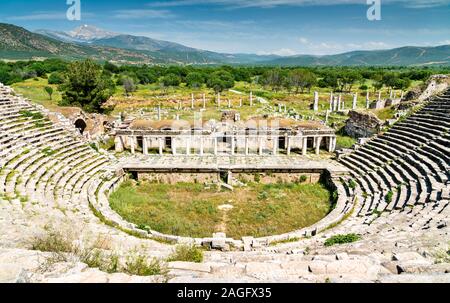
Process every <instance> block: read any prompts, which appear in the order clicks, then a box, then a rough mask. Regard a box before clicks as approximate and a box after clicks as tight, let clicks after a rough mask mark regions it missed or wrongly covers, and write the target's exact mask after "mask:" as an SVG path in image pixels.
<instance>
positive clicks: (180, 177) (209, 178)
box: [137, 172, 220, 184]
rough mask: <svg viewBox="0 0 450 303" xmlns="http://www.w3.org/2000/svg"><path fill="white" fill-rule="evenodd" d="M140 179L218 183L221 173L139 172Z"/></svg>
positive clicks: (168, 182) (158, 181)
mask: <svg viewBox="0 0 450 303" xmlns="http://www.w3.org/2000/svg"><path fill="white" fill-rule="evenodd" d="M137 177H138V180H139V181H148V182H157V183H166V184H175V183H216V182H218V181H219V180H220V175H219V173H182V172H167V173H157V172H154V173H152V172H149V173H138V175H137Z"/></svg>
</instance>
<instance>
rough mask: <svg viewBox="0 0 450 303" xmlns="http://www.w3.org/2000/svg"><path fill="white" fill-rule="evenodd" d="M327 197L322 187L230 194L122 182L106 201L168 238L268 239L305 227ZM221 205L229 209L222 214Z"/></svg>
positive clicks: (256, 188)
mask: <svg viewBox="0 0 450 303" xmlns="http://www.w3.org/2000/svg"><path fill="white" fill-rule="evenodd" d="M330 201H331V194H330V192H329V191H328V190H327V189H326V188H325V187H324V186H323V185H321V184H306V183H305V184H282V183H280V184H269V185H265V184H258V183H252V184H248V186H247V187H243V188H235V189H234V191H233V192H230V191H220V190H217V189H216V188H215V187H214V188H213V187H205V185H203V184H194V183H177V184H173V185H170V184H154V183H149V182H140V184H136V183H135V182H133V181H126V182H124V183H122V185H121V186H120V187H119V188H118V190H117V191H115V192H114V193H113V194H112V195H111V197H110V204H111V207H112V208H113V209H114V210H115V211H116V212H118V213H119V214H120V215H121V216H122V217H123V218H124V219H125V220H127V221H129V222H133V223H135V224H137V225H139V226H148V227H149V228H150V229H152V230H155V231H158V232H162V233H166V234H173V235H180V236H190V237H210V236H211V235H212V234H213V233H214V232H217V231H224V232H226V234H227V235H228V236H230V237H235V238H240V237H242V236H255V237H260V236H268V235H273V234H282V233H285V232H290V231H292V230H296V229H298V228H302V227H306V226H310V225H312V224H314V223H316V222H317V221H319V220H321V219H322V218H323V217H325V216H326V215H327V214H328V213H329V211H330V210H331V202H330ZM221 205H231V206H232V208H231V209H229V210H227V211H223V210H221V209H219V206H221Z"/></svg>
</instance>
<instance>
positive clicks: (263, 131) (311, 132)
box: [115, 119, 336, 156]
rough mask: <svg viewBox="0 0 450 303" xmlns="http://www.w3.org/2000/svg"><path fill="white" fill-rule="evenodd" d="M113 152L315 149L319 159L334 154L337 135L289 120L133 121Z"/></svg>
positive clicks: (303, 151)
mask: <svg viewBox="0 0 450 303" xmlns="http://www.w3.org/2000/svg"><path fill="white" fill-rule="evenodd" d="M197 124H198V125H197ZM115 137H116V139H115V144H116V152H123V151H124V150H125V149H128V150H130V151H131V153H132V154H134V153H136V151H137V150H139V151H142V153H143V154H144V155H148V154H149V150H154V151H156V153H157V154H159V155H161V156H162V155H164V154H166V153H169V154H172V155H177V154H186V155H190V154H197V155H205V154H212V155H219V154H229V155H237V154H241V155H247V156H248V155H251V154H257V155H260V156H262V155H267V154H270V155H277V154H279V153H284V154H287V155H291V153H292V152H294V151H298V153H301V154H303V155H306V154H307V152H308V149H309V148H311V149H314V152H315V154H317V155H319V153H320V149H321V148H323V149H325V150H327V151H328V152H334V150H335V148H336V135H335V131H334V130H333V129H330V128H328V127H326V126H323V125H321V124H319V123H314V122H296V121H292V120H262V119H261V120H251V121H247V122H240V123H239V122H232V121H229V122H214V121H209V122H206V123H203V124H201V123H200V122H199V123H194V124H193V125H192V124H191V123H189V122H187V121H173V120H167V121H145V120H134V121H132V122H131V124H129V125H124V126H120V127H118V128H117V129H116V130H115Z"/></svg>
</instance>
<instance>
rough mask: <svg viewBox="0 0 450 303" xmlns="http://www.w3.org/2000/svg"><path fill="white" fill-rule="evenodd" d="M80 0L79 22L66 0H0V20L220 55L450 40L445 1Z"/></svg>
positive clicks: (336, 50)
mask: <svg viewBox="0 0 450 303" xmlns="http://www.w3.org/2000/svg"><path fill="white" fill-rule="evenodd" d="M366 1H367V0H165V1H162V0H160V1H151V0H147V1H145V0H144V1H139V0H126V1H123V0H117V1H114V0H81V5H82V20H81V21H69V20H67V19H66V10H67V8H68V6H67V4H66V0H47V1H46V0H40V1H30V0H1V1H0V22H4V23H13V24H16V25H20V26H24V27H25V28H27V29H29V30H36V29H52V30H63V31H67V30H71V29H73V28H74V27H77V26H80V25H82V24H89V25H95V26H98V27H100V28H103V29H106V30H109V31H114V32H120V33H128V34H133V35H142V36H148V37H151V38H156V39H162V40H168V41H173V42H178V43H182V44H185V45H188V46H192V47H196V48H201V49H207V50H211V51H218V52H227V53H258V54H278V55H294V54H316V55H323V54H335V53H342V52H345V51H350V50H359V49H385V48H393V47H398V46H405V45H418V46H433V45H442V44H450V0H380V1H381V4H382V5H381V17H382V20H381V21H369V20H368V19H367V10H368V8H369V5H368V4H367V3H366Z"/></svg>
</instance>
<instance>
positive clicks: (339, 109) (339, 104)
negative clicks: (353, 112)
mask: <svg viewBox="0 0 450 303" xmlns="http://www.w3.org/2000/svg"><path fill="white" fill-rule="evenodd" d="M341 102H342V95H341V94H339V97H338V109H337V110H338V111H341V106H342V104H341Z"/></svg>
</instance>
